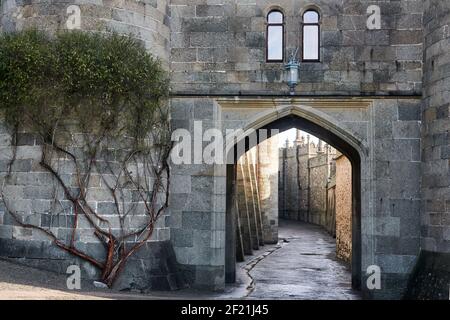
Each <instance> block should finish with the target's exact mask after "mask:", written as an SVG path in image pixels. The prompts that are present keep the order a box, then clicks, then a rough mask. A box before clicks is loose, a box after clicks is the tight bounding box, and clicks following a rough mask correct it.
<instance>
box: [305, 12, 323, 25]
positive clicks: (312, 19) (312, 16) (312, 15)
mask: <svg viewBox="0 0 450 320" xmlns="http://www.w3.org/2000/svg"><path fill="white" fill-rule="evenodd" d="M303 23H319V14H318V13H317V12H316V11H306V12H305V14H304V15H303Z"/></svg>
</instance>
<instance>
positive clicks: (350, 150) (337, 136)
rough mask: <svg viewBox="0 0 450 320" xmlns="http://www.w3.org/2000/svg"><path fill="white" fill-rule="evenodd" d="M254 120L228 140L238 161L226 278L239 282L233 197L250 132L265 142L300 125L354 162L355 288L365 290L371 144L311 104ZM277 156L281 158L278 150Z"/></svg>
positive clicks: (230, 186) (230, 183) (232, 180)
mask: <svg viewBox="0 0 450 320" xmlns="http://www.w3.org/2000/svg"><path fill="white" fill-rule="evenodd" d="M251 121H252V122H251V123H250V124H249V125H248V126H247V127H246V128H245V130H243V134H242V135H241V136H240V137H238V139H237V140H238V141H236V143H235V144H233V143H232V142H231V141H228V144H227V146H229V147H230V146H231V148H229V149H228V150H226V152H227V153H228V154H230V153H231V154H232V156H234V161H233V162H234V163H233V164H228V165H227V188H226V190H227V211H226V238H227V239H226V263H225V273H226V274H225V276H226V281H227V282H230V283H232V282H234V281H235V274H236V241H238V240H237V239H236V238H237V237H239V236H237V232H236V228H237V223H236V212H234V211H235V208H234V199H233V198H234V196H235V195H234V193H235V192H236V185H237V181H236V180H237V171H238V170H237V162H238V160H239V158H240V157H241V156H242V155H243V153H242V152H243V151H245V152H247V151H249V149H251V147H253V145H252V144H251V142H250V141H249V140H250V139H249V134H251V133H253V132H255V133H256V135H257V137H258V140H257V141H258V143H262V142H263V141H265V140H266V139H268V138H271V136H270V132H279V133H282V132H284V131H286V130H289V129H292V128H296V129H298V130H302V131H305V132H307V133H310V134H312V135H314V136H316V137H317V138H319V139H321V140H322V141H325V142H326V143H328V144H330V145H332V146H333V147H335V148H336V149H337V150H339V151H340V152H341V153H342V154H344V155H345V156H346V157H347V158H348V159H349V160H350V162H351V164H352V178H353V179H352V196H353V197H352V219H351V221H352V262H351V269H352V287H353V288H354V289H361V276H362V269H361V268H362V265H361V255H362V252H361V241H362V237H361V210H362V207H361V196H362V194H361V185H362V183H364V182H362V181H361V159H364V160H365V159H366V158H367V155H368V152H367V147H366V146H364V144H363V143H362V142H361V141H360V140H359V139H358V138H356V137H354V136H353V135H352V134H351V133H349V132H348V131H347V130H345V129H342V128H341V127H340V126H339V124H337V123H335V122H334V121H333V119H332V118H330V117H329V116H327V115H326V114H325V113H323V112H320V111H318V110H315V109H314V108H312V107H308V106H301V105H288V106H280V107H275V108H274V109H272V110H269V111H266V112H263V113H262V114H260V115H257V116H256V119H252V120H251ZM259 130H267V132H268V133H269V134H268V135H266V134H265V133H264V134H262V135H261V134H259V132H260V131H259ZM273 130H276V131H273ZM239 143H242V145H244V146H245V149H240V148H238V144H239ZM276 157H278V153H277V154H276ZM276 192H278V190H277V191H276ZM276 225H278V223H276ZM299 282H301V280H299Z"/></svg>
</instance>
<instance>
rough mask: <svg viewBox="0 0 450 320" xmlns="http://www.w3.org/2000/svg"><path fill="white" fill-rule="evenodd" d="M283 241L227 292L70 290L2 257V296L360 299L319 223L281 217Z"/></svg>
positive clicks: (246, 267)
mask: <svg viewBox="0 0 450 320" xmlns="http://www.w3.org/2000/svg"><path fill="white" fill-rule="evenodd" d="M280 238H285V239H286V240H287V241H288V242H283V241H280V244H279V245H272V246H264V247H263V249H262V250H260V251H259V252H255V255H254V256H253V259H251V260H250V261H246V262H244V263H240V264H239V265H238V267H237V272H238V281H237V283H236V284H234V285H229V286H227V288H226V290H225V292H222V293H212V292H200V291H196V290H192V289H186V290H179V291H174V292H153V293H150V294H139V293H132V292H128V293H127V292H118V291H114V290H108V289H98V288H95V287H94V286H93V285H92V282H83V283H82V290H80V291H70V290H68V289H67V287H66V280H67V277H66V275H59V274H55V273H51V272H47V271H42V270H38V269H35V268H30V267H25V266H21V265H17V264H14V263H10V262H8V261H4V260H1V259H0V300H3V299H52V300H53V299H58V300H79V299H81V300H84V299H89V300H91V299H138V300H139V299H164V300H167V299H187V300H190V299H196V300H211V299H292V300H297V299H313V300H316V299H317V300H318V299H359V295H358V293H356V292H354V291H352V290H351V289H350V277H351V276H350V272H349V270H348V269H347V268H346V267H345V266H344V265H343V264H342V263H340V262H339V261H337V260H336V259H335V244H334V239H332V238H331V237H330V236H329V235H328V234H327V233H326V232H325V231H323V230H322V229H321V228H319V227H316V226H311V225H307V224H300V223H296V222H285V221H281V224H280Z"/></svg>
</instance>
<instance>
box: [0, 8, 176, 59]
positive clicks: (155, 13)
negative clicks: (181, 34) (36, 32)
mask: <svg viewBox="0 0 450 320" xmlns="http://www.w3.org/2000/svg"><path fill="white" fill-rule="evenodd" d="M168 2H169V1H168V0H143V1H136V0H118V1H115V0H114V1H113V0H102V1H91V0H77V1H72V2H71V1H65V0H56V1H51V2H50V1H35V0H5V1H2V4H1V12H0V22H1V23H0V32H2V31H12V30H22V29H24V28H30V27H36V28H39V29H43V30H47V31H49V32H55V31H57V30H64V29H67V21H68V20H69V19H70V16H71V15H72V14H73V11H70V10H69V12H68V8H69V6H71V5H76V6H78V8H79V9H80V18H81V20H80V22H81V24H80V28H81V30H85V31H94V32H98V31H101V32H113V31H115V32H118V33H121V34H125V35H131V36H133V37H135V38H136V39H138V40H140V41H141V42H142V43H143V44H144V46H145V47H146V48H147V49H148V50H149V51H150V52H152V53H153V54H154V55H155V56H157V57H159V58H160V59H161V60H162V61H163V62H164V64H165V66H166V67H167V68H168V61H169V54H170V47H169V46H170V25H169V23H170V19H169V3H168Z"/></svg>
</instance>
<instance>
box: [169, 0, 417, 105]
mask: <svg viewBox="0 0 450 320" xmlns="http://www.w3.org/2000/svg"><path fill="white" fill-rule="evenodd" d="M373 4H376V5H378V6H379V7H380V8H381V18H382V25H381V29H380V30H368V29H367V27H366V23H367V16H368V15H367V8H368V7H369V6H370V5H373ZM311 7H315V8H317V9H318V10H319V12H320V14H321V49H320V57H321V62H320V63H306V62H305V63H302V64H301V66H300V85H299V86H297V88H296V90H297V91H296V92H297V93H299V94H305V95H357V96H359V95H373V94H381V95H393V94H401V95H411V94H420V93H421V82H422V8H423V1H421V0H407V1H384V0H383V1H368V0H343V1H341V0H339V1H337V0H331V1H330V0H316V1H310V0H295V1H292V0H279V1H275V2H272V1H267V0H263V1H240V0H217V1H214V2H210V1H206V0H173V1H171V3H170V14H171V69H172V73H173V76H172V84H173V88H174V91H175V92H178V93H188V94H191V93H195V94H236V95H238V94H240V93H242V94H249V93H251V94H259V95H286V94H288V88H287V87H286V85H285V83H284V77H283V64H282V63H266V53H265V50H266V49H265V38H266V36H265V32H266V15H267V14H268V12H269V11H270V10H271V9H280V10H281V11H282V12H284V14H285V42H286V48H285V56H289V55H290V54H291V53H292V52H293V51H294V50H295V49H296V48H297V47H301V43H300V39H301V28H300V25H301V16H302V15H301V13H302V12H303V11H304V10H305V9H307V8H311Z"/></svg>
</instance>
